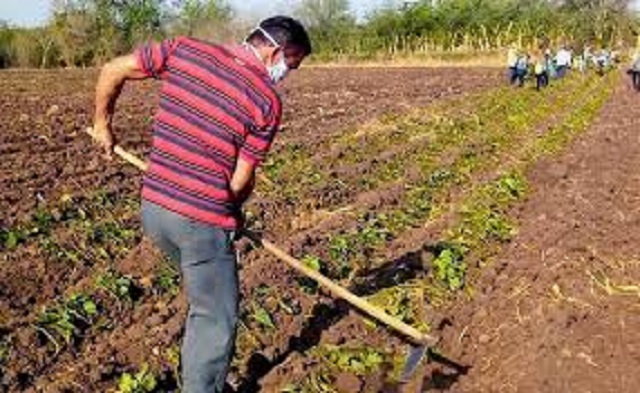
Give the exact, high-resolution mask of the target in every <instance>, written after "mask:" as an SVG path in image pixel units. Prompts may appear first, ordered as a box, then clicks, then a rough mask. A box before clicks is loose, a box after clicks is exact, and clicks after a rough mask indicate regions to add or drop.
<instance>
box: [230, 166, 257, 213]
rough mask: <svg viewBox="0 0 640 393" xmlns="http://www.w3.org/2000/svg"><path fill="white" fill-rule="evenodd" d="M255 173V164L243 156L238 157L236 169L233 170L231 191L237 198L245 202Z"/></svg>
mask: <svg viewBox="0 0 640 393" xmlns="http://www.w3.org/2000/svg"><path fill="white" fill-rule="evenodd" d="M254 174H255V167H254V165H253V164H251V163H250V162H248V161H246V160H244V159H242V158H241V157H238V161H237V163H236V169H235V171H234V172H233V176H232V178H231V185H230V186H231V192H232V193H233V196H234V199H235V200H237V201H239V202H244V201H245V200H246V199H247V198H248V197H249V192H250V191H251V184H252V183H253V177H254Z"/></svg>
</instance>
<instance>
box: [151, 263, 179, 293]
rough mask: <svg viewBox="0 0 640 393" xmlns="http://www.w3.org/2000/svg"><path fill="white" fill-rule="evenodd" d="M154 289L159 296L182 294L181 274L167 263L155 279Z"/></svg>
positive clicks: (159, 270)
mask: <svg viewBox="0 0 640 393" xmlns="http://www.w3.org/2000/svg"><path fill="white" fill-rule="evenodd" d="M153 288H154V291H155V292H156V293H157V294H161V295H162V294H168V295H170V296H176V295H178V293H179V292H180V273H179V272H178V271H177V270H176V269H175V268H173V267H172V266H171V265H170V262H167V261H165V262H164V263H162V265H161V267H160V268H159V269H158V271H157V272H156V274H155V277H154V278H153Z"/></svg>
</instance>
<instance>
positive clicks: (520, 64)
mask: <svg viewBox="0 0 640 393" xmlns="http://www.w3.org/2000/svg"><path fill="white" fill-rule="evenodd" d="M528 71H529V55H528V54H527V53H522V54H520V55H519V56H518V60H517V61H516V79H517V80H518V87H522V86H524V81H525V79H526V77H527V73H528Z"/></svg>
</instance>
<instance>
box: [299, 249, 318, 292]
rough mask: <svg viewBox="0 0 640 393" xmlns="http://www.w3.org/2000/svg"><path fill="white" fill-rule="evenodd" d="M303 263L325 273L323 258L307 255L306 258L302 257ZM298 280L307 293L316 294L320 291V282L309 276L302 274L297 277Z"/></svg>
mask: <svg viewBox="0 0 640 393" xmlns="http://www.w3.org/2000/svg"><path fill="white" fill-rule="evenodd" d="M302 263H304V264H305V265H307V266H308V267H310V268H311V269H313V270H315V271H317V272H322V273H323V274H324V273H325V271H324V270H325V269H324V265H323V263H322V260H320V258H319V257H317V256H315V255H306V256H305V257H304V258H302ZM296 281H297V282H298V284H299V285H300V286H301V287H302V290H303V291H304V292H305V293H308V294H310V295H314V294H316V293H317V292H318V283H317V282H315V281H314V280H312V279H310V278H309V277H304V276H301V277H298V278H296Z"/></svg>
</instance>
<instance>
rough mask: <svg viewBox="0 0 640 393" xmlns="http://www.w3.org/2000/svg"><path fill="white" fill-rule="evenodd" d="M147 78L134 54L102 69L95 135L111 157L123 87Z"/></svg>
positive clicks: (99, 79) (116, 59)
mask: <svg viewBox="0 0 640 393" xmlns="http://www.w3.org/2000/svg"><path fill="white" fill-rule="evenodd" d="M146 77H147V76H146V75H145V73H144V72H142V70H140V68H139V67H138V62H137V60H136V57H135V56H134V55H133V54H131V55H127V56H122V57H118V58H115V59H113V60H111V61H110V62H108V63H107V64H105V65H104V67H102V71H101V72H100V77H99V78H98V83H97V86H96V104H95V105H96V108H95V117H94V122H93V133H94V137H95V138H96V139H97V140H98V142H99V143H100V144H101V145H102V146H103V147H104V148H105V151H106V153H107V155H108V156H109V157H110V156H111V153H112V151H113V146H114V144H115V138H114V136H113V131H112V128H111V119H112V118H113V112H114V110H115V107H116V101H117V100H118V97H119V96H120V92H121V91H122V87H123V86H124V83H125V82H126V81H127V80H130V79H144V78H146Z"/></svg>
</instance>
